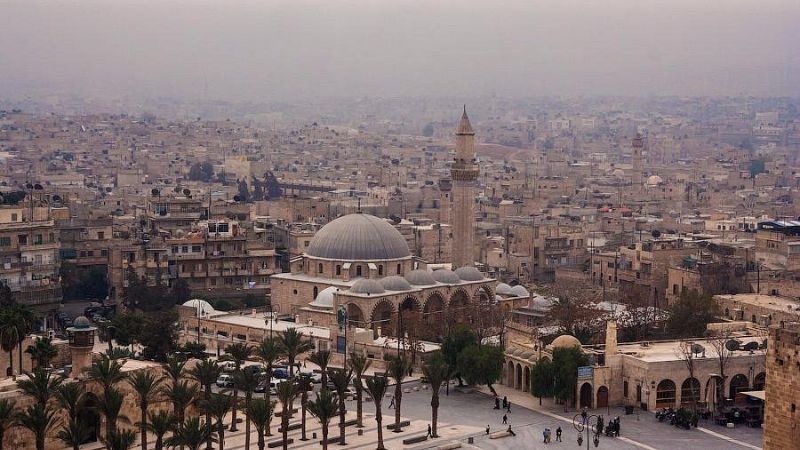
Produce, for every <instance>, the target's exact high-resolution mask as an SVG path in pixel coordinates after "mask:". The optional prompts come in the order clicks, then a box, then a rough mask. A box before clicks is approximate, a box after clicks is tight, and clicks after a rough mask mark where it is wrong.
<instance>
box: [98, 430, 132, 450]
mask: <svg viewBox="0 0 800 450" xmlns="http://www.w3.org/2000/svg"><path fill="white" fill-rule="evenodd" d="M134 442H136V433H135V432H134V431H132V430H120V429H119V428H117V429H115V430H114V431H113V432H112V433H111V435H110V436H109V437H107V438H106V442H105V443H106V449H107V450H128V449H129V448H131V447H133V443H134Z"/></svg>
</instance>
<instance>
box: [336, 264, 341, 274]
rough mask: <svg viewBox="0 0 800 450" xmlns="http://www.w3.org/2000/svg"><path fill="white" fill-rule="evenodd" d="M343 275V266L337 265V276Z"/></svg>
mask: <svg viewBox="0 0 800 450" xmlns="http://www.w3.org/2000/svg"><path fill="white" fill-rule="evenodd" d="M341 274H342V266H340V265H338V264H337V265H336V275H341Z"/></svg>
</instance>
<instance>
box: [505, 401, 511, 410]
mask: <svg viewBox="0 0 800 450" xmlns="http://www.w3.org/2000/svg"><path fill="white" fill-rule="evenodd" d="M506 412H511V401H510V400H509V402H508V404H507V405H506Z"/></svg>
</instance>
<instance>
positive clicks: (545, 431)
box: [542, 428, 547, 444]
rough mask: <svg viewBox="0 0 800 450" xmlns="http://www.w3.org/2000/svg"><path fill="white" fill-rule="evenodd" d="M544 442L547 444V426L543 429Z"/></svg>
mask: <svg viewBox="0 0 800 450" xmlns="http://www.w3.org/2000/svg"><path fill="white" fill-rule="evenodd" d="M542 444H547V428H545V429H544V430H542Z"/></svg>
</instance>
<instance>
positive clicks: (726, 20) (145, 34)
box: [0, 0, 800, 101]
mask: <svg viewBox="0 0 800 450" xmlns="http://www.w3.org/2000/svg"><path fill="white" fill-rule="evenodd" d="M47 93H75V94H78V95H82V96H97V95H99V96H120V95H130V96H134V97H136V96H161V95H166V96H176V97H184V98H209V99H226V100H255V101H269V100H292V99H297V98H303V99H305V98H312V97H315V96H325V97H332V96H362V95H369V96H472V95H485V94H491V93H496V94H498V95H501V96H509V97H514V96H538V95H576V94H584V95H609V94H610V95H615V94H626V95H649V94H657V95H668V94H679V95H738V94H753V95H800V1H798V0H527V1H500V0H484V1H475V0H442V1H437V0H383V1H378V0H313V1H312V0H290V1H271V0H264V1H259V2H243V1H236V0H219V1H215V2H212V1H208V0H195V1H191V0H182V1H181V0H178V1H173V0H102V1H97V0H88V1H77V0H69V1H66V0H62V1H36V0H21V1H4V0H0V96H15V97H19V96H21V95H42V94H47Z"/></svg>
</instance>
